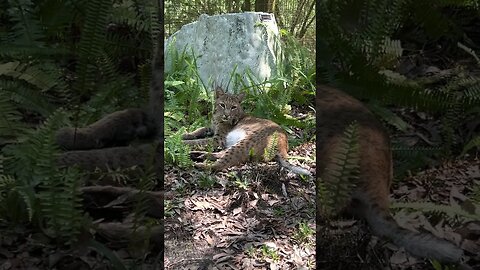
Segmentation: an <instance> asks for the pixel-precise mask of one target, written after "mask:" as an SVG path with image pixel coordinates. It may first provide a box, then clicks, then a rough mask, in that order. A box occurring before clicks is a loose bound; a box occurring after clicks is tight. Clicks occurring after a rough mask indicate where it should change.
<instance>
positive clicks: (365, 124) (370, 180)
mask: <svg viewBox="0 0 480 270" xmlns="http://www.w3.org/2000/svg"><path fill="white" fill-rule="evenodd" d="M317 89H318V95H317V98H316V108H317V116H318V119H317V141H318V142H317V146H318V148H319V149H317V166H318V168H319V175H322V173H323V171H324V170H325V167H326V166H327V164H328V163H329V162H330V161H331V158H332V156H333V155H334V154H335V152H336V151H338V148H339V146H340V143H341V140H342V138H343V136H344V131H345V129H346V128H347V127H348V126H349V125H350V124H352V123H353V122H356V123H357V127H358V129H357V132H358V133H357V134H358V142H359V145H360V148H359V155H360V164H359V165H360V179H362V180H363V181H364V184H365V185H366V188H367V189H371V190H370V191H373V190H378V191H381V192H380V193H381V195H382V196H380V197H383V198H382V199H381V200H382V201H383V203H386V201H385V200H386V196H387V194H388V189H389V185H390V183H391V180H392V160H391V149H390V141H389V136H388V134H387V132H386V131H385V129H384V127H383V125H382V124H381V123H380V121H378V120H377V119H376V117H375V116H374V115H373V114H372V113H371V112H370V111H369V110H368V109H367V108H366V107H365V105H363V104H362V103H361V102H360V101H358V100H356V99H355V98H353V97H351V96H349V95H347V94H346V93H344V92H342V91H340V90H338V89H336V88H333V87H329V86H325V85H319V86H318V87H317ZM378 195H380V194H378Z"/></svg>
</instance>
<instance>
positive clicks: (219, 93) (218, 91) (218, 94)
mask: <svg viewBox="0 0 480 270" xmlns="http://www.w3.org/2000/svg"><path fill="white" fill-rule="evenodd" d="M223 94H225V92H224V91H223V89H222V88H221V87H220V86H217V87H215V96H216V97H221V96H223Z"/></svg>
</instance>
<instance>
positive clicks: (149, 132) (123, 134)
mask: <svg viewBox="0 0 480 270" xmlns="http://www.w3.org/2000/svg"><path fill="white" fill-rule="evenodd" d="M156 131H157V127H156V126H155V123H154V122H153V120H152V119H150V118H149V117H148V116H147V114H146V113H145V112H144V111H143V110H141V109H138V108H133V109H126V110H122V111H116V112H114V113H111V114H108V115H106V116H104V117H103V118H101V119H100V120H98V121H97V122H95V123H93V124H90V125H88V126H86V127H83V128H74V127H66V128H61V129H59V130H58V131H57V133H56V134H55V140H56V143H57V144H58V145H59V146H60V147H61V148H63V149H66V150H87V149H98V148H104V147H110V146H122V145H126V144H128V143H129V142H130V141H131V140H133V139H135V138H147V137H153V136H154V135H155V134H156Z"/></svg>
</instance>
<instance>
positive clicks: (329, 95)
mask: <svg viewBox="0 0 480 270" xmlns="http://www.w3.org/2000/svg"><path fill="white" fill-rule="evenodd" d="M317 91H318V94H317V99H316V108H317V117H318V119H317V170H318V171H317V175H319V176H320V179H322V178H323V179H324V177H326V174H325V168H326V165H327V164H328V163H329V162H330V161H331V157H332V155H333V154H334V152H335V151H336V150H337V149H338V147H339V145H340V142H341V139H342V136H343V132H344V130H345V129H346V128H347V126H348V125H350V124H351V123H352V122H353V121H356V122H357V123H358V127H359V128H358V137H359V144H360V149H359V153H360V159H359V160H360V164H359V165H360V180H359V184H358V185H357V188H356V190H355V191H354V192H353V195H352V200H351V204H350V206H349V207H348V209H346V210H347V212H350V213H351V214H353V215H354V216H357V217H359V218H363V219H365V220H366V221H367V223H368V224H369V225H370V228H371V229H372V231H373V232H374V233H375V234H376V235H378V236H383V237H387V238H389V239H391V240H392V241H393V242H394V243H395V244H396V245H398V246H402V247H404V248H405V249H406V250H407V251H408V252H410V253H411V254H412V255H415V256H418V257H423V258H431V259H437V260H439V261H442V262H459V261H460V259H461V257H462V254H463V251H462V250H461V249H460V248H458V247H456V246H455V245H454V244H452V243H450V242H448V241H446V240H443V239H440V238H437V237H435V236H433V235H431V234H428V233H416V232H412V231H409V230H406V229H403V228H401V227H399V226H398V224H397V223H396V222H395V221H394V220H393V218H392V217H391V215H390V212H389V202H388V196H389V192H390V185H391V183H392V178H393V168H392V152H391V148H390V141H389V136H388V134H387V133H386V131H385V129H384V128H383V126H382V124H381V123H380V122H379V121H378V120H376V119H375V117H374V116H373V115H372V114H371V113H370V112H369V111H368V109H367V108H366V107H365V106H364V105H363V104H362V103H361V102H359V101H358V100H356V99H354V98H352V97H351V96H349V95H347V94H345V93H343V92H342V91H340V90H338V89H335V88H332V87H328V86H324V85H319V86H318V87H317ZM321 219H322V213H320V212H318V211H317V220H318V224H320V223H321ZM319 241H321V240H319ZM319 241H317V243H320V242H319Z"/></svg>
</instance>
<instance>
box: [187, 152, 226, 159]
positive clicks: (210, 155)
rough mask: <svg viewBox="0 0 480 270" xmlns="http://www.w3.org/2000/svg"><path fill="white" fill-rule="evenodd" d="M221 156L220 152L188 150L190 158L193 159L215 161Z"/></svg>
mask: <svg viewBox="0 0 480 270" xmlns="http://www.w3.org/2000/svg"><path fill="white" fill-rule="evenodd" d="M222 156H223V153H222V152H207V151H190V158H191V159H192V160H195V161H203V160H210V161H215V160H217V159H219V158H221V157H222Z"/></svg>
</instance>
